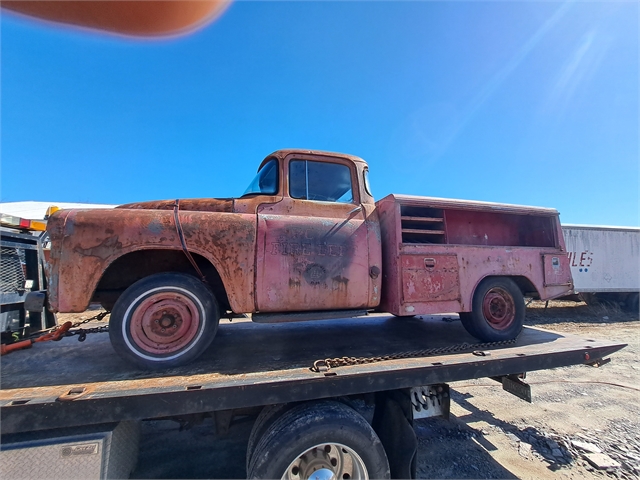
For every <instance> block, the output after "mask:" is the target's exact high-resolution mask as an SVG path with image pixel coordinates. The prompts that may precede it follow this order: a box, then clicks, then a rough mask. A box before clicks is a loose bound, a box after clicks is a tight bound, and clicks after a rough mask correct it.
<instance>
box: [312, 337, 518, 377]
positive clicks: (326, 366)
mask: <svg viewBox="0 0 640 480" xmlns="http://www.w3.org/2000/svg"><path fill="white" fill-rule="evenodd" d="M515 342H516V339H513V340H503V341H500V342H490V343H461V344H458V345H451V346H448V347H435V348H427V349H424V350H413V351H410V352H401V353H393V354H388V355H379V356H375V357H336V358H325V359H320V360H316V361H315V362H313V366H312V367H311V371H312V372H317V373H321V372H322V373H323V372H328V371H329V370H331V369H332V368H336V367H347V366H353V365H364V364H368V363H377V362H386V361H388V360H400V359H403V358H419V357H431V356H434V355H442V354H447V353H462V352H466V351H469V352H473V353H476V352H478V355H481V356H484V354H483V352H482V351H483V350H488V349H492V348H497V347H504V346H507V345H512V344H514V343H515Z"/></svg>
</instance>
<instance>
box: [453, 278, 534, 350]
mask: <svg viewBox="0 0 640 480" xmlns="http://www.w3.org/2000/svg"><path fill="white" fill-rule="evenodd" d="M524 317H525V306H524V297H523V295H522V292H521V291H520V289H519V288H518V286H517V285H516V283H515V282H514V281H513V280H511V279H510V278H505V277H488V278H485V279H484V280H483V281H482V282H480V284H479V285H478V287H477V288H476V291H475V292H474V294H473V300H472V303H471V312H468V313H461V314H460V320H462V324H463V325H464V327H465V328H466V329H467V331H468V332H469V333H470V334H471V335H473V336H474V337H476V338H478V339H480V340H482V341H485V342H500V341H504V340H513V339H514V338H516V337H517V336H518V335H519V334H520V332H521V331H522V327H523V325H524Z"/></svg>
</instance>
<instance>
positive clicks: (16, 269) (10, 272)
mask: <svg viewBox="0 0 640 480" xmlns="http://www.w3.org/2000/svg"><path fill="white" fill-rule="evenodd" d="M20 253H22V254H24V252H18V249H16V248H8V247H2V248H0V292H3V293H13V292H16V291H19V290H24V282H25V274H24V269H23V263H24V258H21V257H22V256H21V255H20Z"/></svg>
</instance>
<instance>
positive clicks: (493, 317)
mask: <svg viewBox="0 0 640 480" xmlns="http://www.w3.org/2000/svg"><path fill="white" fill-rule="evenodd" d="M482 313H483V314H484V318H486V319H487V321H488V322H489V324H490V325H491V326H492V327H493V328H495V329H496V330H504V329H506V328H508V327H509V326H510V325H511V324H512V323H513V321H514V319H515V317H516V305H515V302H514V301H513V297H512V296H511V294H510V293H509V292H507V291H506V290H505V289H504V288H500V287H494V288H492V289H491V290H489V291H488V292H487V293H486V295H485V296H484V299H483V301H482Z"/></svg>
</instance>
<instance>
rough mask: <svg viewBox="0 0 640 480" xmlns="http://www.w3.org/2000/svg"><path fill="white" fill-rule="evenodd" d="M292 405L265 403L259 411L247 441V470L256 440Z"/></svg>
mask: <svg viewBox="0 0 640 480" xmlns="http://www.w3.org/2000/svg"><path fill="white" fill-rule="evenodd" d="M293 406H294V405H293V404H290V403H278V404H276V405H267V406H265V407H264V408H263V409H262V410H261V411H260V413H259V414H258V417H257V418H256V421H255V423H254V424H253V428H252V429H251V434H250V435H249V441H248V442H247V471H249V462H250V461H251V458H252V457H253V451H254V450H255V447H256V443H257V442H258V440H260V439H261V438H262V436H263V435H264V433H265V432H266V431H267V429H268V428H269V427H270V426H271V425H272V424H273V422H275V421H276V420H277V419H278V417H279V416H280V415H282V414H283V413H284V412H286V411H287V409H289V408H292V407H293Z"/></svg>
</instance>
